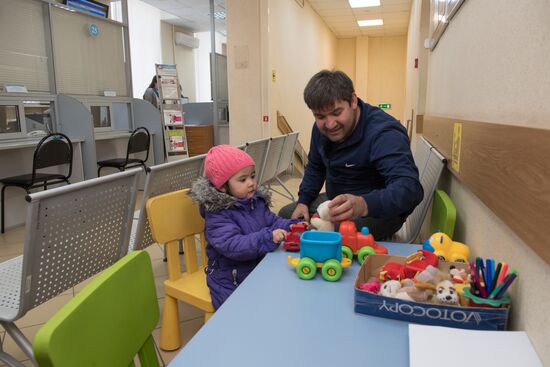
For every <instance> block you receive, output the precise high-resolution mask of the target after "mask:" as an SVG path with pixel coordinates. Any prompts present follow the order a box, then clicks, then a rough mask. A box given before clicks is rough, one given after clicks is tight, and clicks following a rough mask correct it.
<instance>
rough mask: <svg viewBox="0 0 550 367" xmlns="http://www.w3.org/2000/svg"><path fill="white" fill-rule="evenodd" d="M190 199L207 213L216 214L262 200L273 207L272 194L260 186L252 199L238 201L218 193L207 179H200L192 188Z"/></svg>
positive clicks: (223, 193)
mask: <svg viewBox="0 0 550 367" xmlns="http://www.w3.org/2000/svg"><path fill="white" fill-rule="evenodd" d="M189 197H191V199H193V200H194V201H196V202H197V203H198V204H199V205H201V206H202V207H203V208H204V209H205V210H206V211H207V212H211V213H216V212H219V211H220V210H224V209H229V208H231V207H232V206H234V205H246V203H248V202H250V201H251V200H252V201H254V200H258V199H261V200H263V201H265V203H266V205H267V206H268V207H270V206H271V193H270V192H269V191H268V190H267V189H266V188H265V187H263V186H259V187H258V189H257V190H256V194H254V196H253V197H252V198H250V199H237V198H235V197H234V196H231V195H228V194H226V193H225V192H221V191H218V190H217V189H216V188H215V187H214V186H213V185H212V184H211V183H210V181H209V180H208V179H207V178H206V177H199V178H198V179H197V180H196V181H195V182H194V183H193V186H192V187H191V192H190V193H189Z"/></svg>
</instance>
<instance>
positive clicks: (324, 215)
mask: <svg viewBox="0 0 550 367" xmlns="http://www.w3.org/2000/svg"><path fill="white" fill-rule="evenodd" d="M328 203H330V200H327V201H323V202H322V203H321V204H320V205H319V206H318V207H317V213H319V217H317V216H313V217H312V218H311V226H312V227H313V228H314V229H316V230H318V231H322V232H334V223H332V222H331V221H330V215H329V213H328V210H329V209H328Z"/></svg>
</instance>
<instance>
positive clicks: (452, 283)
mask: <svg viewBox="0 0 550 367" xmlns="http://www.w3.org/2000/svg"><path fill="white" fill-rule="evenodd" d="M382 279H383V278H382ZM466 283H469V276H468V275H467V274H466V272H465V271H464V270H460V271H459V270H458V269H451V271H450V273H449V274H446V273H444V272H442V271H441V270H439V269H438V268H436V267H434V266H432V265H428V266H427V267H426V269H425V270H423V271H421V272H418V273H417V274H416V276H415V277H414V278H412V279H409V278H405V279H402V280H396V279H391V280H386V281H384V282H383V283H382V282H381V281H380V280H378V279H376V278H374V277H372V278H371V279H369V281H368V282H366V283H362V284H360V285H359V288H360V289H362V290H365V291H367V292H371V293H374V294H379V295H381V296H384V297H391V298H397V299H401V300H405V301H413V302H422V303H435V304H440V305H452V306H459V305H462V306H465V305H466V304H467V302H466V300H465V299H464V298H463V297H462V295H461V294H460V293H461V290H462V287H461V286H463V285H465V284H466ZM457 288H458V289H457Z"/></svg>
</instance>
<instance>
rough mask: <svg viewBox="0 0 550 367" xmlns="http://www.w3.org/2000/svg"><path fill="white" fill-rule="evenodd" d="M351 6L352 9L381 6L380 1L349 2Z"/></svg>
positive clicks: (352, 0) (357, 0)
mask: <svg viewBox="0 0 550 367" xmlns="http://www.w3.org/2000/svg"><path fill="white" fill-rule="evenodd" d="M348 2H349V6H351V7H352V8H369V7H373V6H380V0H348Z"/></svg>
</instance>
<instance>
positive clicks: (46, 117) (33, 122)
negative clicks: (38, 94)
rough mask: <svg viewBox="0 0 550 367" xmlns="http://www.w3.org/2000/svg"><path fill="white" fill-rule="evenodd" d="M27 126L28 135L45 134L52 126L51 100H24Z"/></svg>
mask: <svg viewBox="0 0 550 367" xmlns="http://www.w3.org/2000/svg"><path fill="white" fill-rule="evenodd" d="M23 105H24V111H25V127H26V129H27V135H41V133H43V135H45V134H48V133H50V132H51V131H52V130H53V128H52V106H53V104H51V103H50V102H38V101H36V102H35V101H24V102H23Z"/></svg>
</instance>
